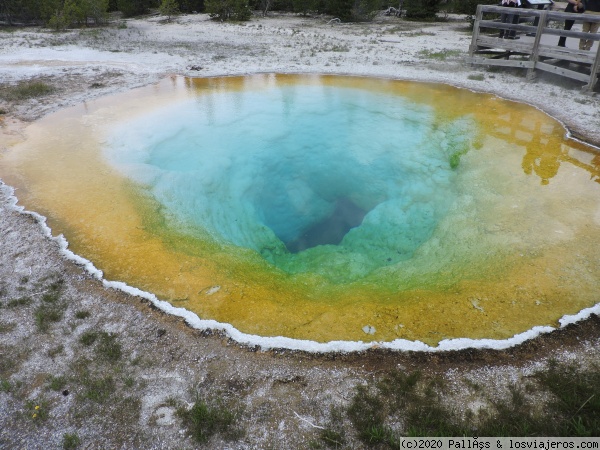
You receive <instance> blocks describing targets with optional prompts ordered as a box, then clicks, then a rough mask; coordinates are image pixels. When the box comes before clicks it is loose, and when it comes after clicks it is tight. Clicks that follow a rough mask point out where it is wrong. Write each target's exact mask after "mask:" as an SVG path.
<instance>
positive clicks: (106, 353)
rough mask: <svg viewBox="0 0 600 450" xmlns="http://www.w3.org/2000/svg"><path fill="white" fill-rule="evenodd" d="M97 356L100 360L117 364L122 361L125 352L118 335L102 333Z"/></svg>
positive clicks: (99, 338) (97, 346) (97, 347)
mask: <svg viewBox="0 0 600 450" xmlns="http://www.w3.org/2000/svg"><path fill="white" fill-rule="evenodd" d="M96 354H97V355H98V357H99V358H101V359H103V360H105V361H109V362H115V361H118V360H119V359H121V356H122V355H123V350H122V348H121V344H120V343H119V342H118V341H117V335H116V334H114V333H106V332H103V331H102V332H100V333H99V336H98V344H97V345H96Z"/></svg>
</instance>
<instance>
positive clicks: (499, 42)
mask: <svg viewBox="0 0 600 450" xmlns="http://www.w3.org/2000/svg"><path fill="white" fill-rule="evenodd" d="M477 46H478V47H489V48H502V49H505V50H512V51H517V52H521V53H527V54H530V53H531V52H532V51H533V42H521V41H518V40H513V39H500V38H497V37H488V36H480V37H479V39H477Z"/></svg>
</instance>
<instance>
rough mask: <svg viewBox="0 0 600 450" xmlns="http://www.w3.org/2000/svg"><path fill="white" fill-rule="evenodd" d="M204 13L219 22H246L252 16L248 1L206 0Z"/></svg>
mask: <svg viewBox="0 0 600 450" xmlns="http://www.w3.org/2000/svg"><path fill="white" fill-rule="evenodd" d="M206 12H207V13H208V14H209V15H210V17H212V18H214V19H219V20H232V19H233V20H248V19H249V18H250V16H251V15H252V11H250V5H249V4H248V0H206Z"/></svg>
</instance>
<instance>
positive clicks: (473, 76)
mask: <svg viewBox="0 0 600 450" xmlns="http://www.w3.org/2000/svg"><path fill="white" fill-rule="evenodd" d="M467 78H468V79H469V80H474V81H483V80H485V75H484V74H482V73H476V74H471V75H469V76H468V77H467Z"/></svg>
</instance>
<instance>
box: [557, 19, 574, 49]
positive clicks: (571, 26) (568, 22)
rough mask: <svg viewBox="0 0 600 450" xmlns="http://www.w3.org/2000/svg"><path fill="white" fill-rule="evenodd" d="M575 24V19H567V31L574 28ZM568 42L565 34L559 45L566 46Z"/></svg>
mask: <svg viewBox="0 0 600 450" xmlns="http://www.w3.org/2000/svg"><path fill="white" fill-rule="evenodd" d="M573 25H575V21H574V20H565V30H566V31H569V30H570V29H571V28H573ZM566 42H567V38H566V37H565V36H561V37H560V39H559V40H558V46H559V47H564V46H565V44H566Z"/></svg>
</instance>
